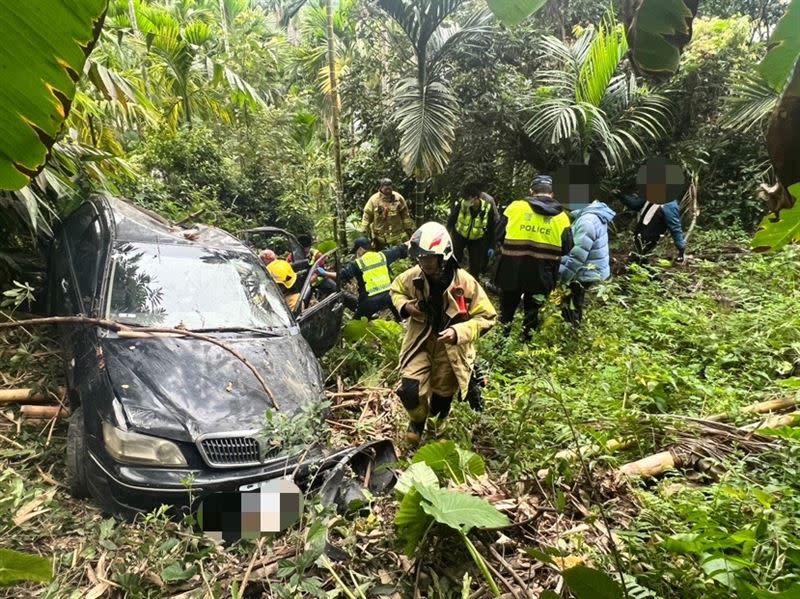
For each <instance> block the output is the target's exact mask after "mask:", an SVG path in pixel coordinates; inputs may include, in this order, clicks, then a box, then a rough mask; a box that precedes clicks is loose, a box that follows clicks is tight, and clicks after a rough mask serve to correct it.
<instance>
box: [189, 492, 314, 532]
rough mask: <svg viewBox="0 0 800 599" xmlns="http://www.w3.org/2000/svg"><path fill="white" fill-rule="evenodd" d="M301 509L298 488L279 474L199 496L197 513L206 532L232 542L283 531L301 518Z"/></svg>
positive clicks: (199, 521)
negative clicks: (268, 478)
mask: <svg viewBox="0 0 800 599" xmlns="http://www.w3.org/2000/svg"><path fill="white" fill-rule="evenodd" d="M302 509H303V494H302V492H301V491H300V488H299V487H298V486H297V485H296V484H294V481H292V480H290V479H287V478H278V479H273V480H268V481H264V482H260V483H255V484H251V485H243V486H241V487H239V489H238V490H236V491H224V492H220V493H211V494H209V495H206V496H204V497H201V498H200V500H199V503H198V507H197V513H196V517H197V524H198V526H199V527H200V529H201V530H202V531H203V533H204V534H205V535H206V536H209V537H211V538H212V539H215V540H217V541H224V542H229V543H232V542H234V541H238V540H239V539H257V538H259V537H261V536H264V535H266V534H269V533H277V532H283V531H284V530H286V529H287V528H289V527H290V526H292V525H293V524H294V523H295V522H297V521H298V520H299V519H300V514H301V513H302Z"/></svg>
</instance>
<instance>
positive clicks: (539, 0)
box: [487, 0, 547, 27]
mask: <svg viewBox="0 0 800 599" xmlns="http://www.w3.org/2000/svg"><path fill="white" fill-rule="evenodd" d="M546 3H547V0H487V4H488V5H489V10H491V11H492V13H494V16H496V17H497V18H498V19H500V21H501V22H502V23H503V25H505V26H507V27H510V26H512V25H519V24H520V23H522V21H524V20H525V19H527V18H528V17H529V16H531V15H532V14H533V13H535V12H536V11H537V10H539V9H540V8H542V6H544V5H545V4H546Z"/></svg>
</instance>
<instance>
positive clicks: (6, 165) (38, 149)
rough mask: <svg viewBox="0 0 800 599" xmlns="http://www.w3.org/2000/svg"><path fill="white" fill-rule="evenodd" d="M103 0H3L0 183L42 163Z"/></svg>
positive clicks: (23, 179) (26, 175)
mask: <svg viewBox="0 0 800 599" xmlns="http://www.w3.org/2000/svg"><path fill="white" fill-rule="evenodd" d="M107 5H108V0H80V1H79V2H78V1H74V2H73V1H70V2H67V1H64V0H26V1H25V2H20V1H19V0H0V31H2V32H3V42H2V44H0V73H2V76H1V77H0V79H1V80H2V85H0V189H10V190H16V189H20V188H22V187H24V186H25V185H27V184H28V182H29V181H30V178H31V177H32V176H34V175H36V173H38V172H39V171H40V170H41V169H42V167H44V163H45V160H46V159H47V153H48V151H49V150H50V147H51V146H52V145H53V143H54V142H55V140H56V138H57V136H58V133H59V131H60V130H61V127H62V125H63V124H64V120H65V119H66V118H67V115H68V114H69V109H70V105H71V104H72V99H73V97H74V96H75V86H76V83H77V81H78V78H79V77H80V75H81V73H83V65H84V63H85V62H86V57H87V56H88V55H89V53H90V52H91V50H92V48H93V46H94V43H95V41H97V37H98V36H99V35H100V30H101V29H102V26H103V18H104V17H105V12H106V8H107Z"/></svg>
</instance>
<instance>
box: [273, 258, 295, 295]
mask: <svg viewBox="0 0 800 599" xmlns="http://www.w3.org/2000/svg"><path fill="white" fill-rule="evenodd" d="M267 270H268V271H269V274H271V275H272V278H273V279H274V280H275V282H276V283H278V285H283V286H284V287H286V289H291V288H292V287H294V284H295V283H296V282H297V273H296V272H294V269H293V268H292V265H291V264H289V263H288V262H287V261H286V260H273V261H272V262H270V263H269V264H268V265H267Z"/></svg>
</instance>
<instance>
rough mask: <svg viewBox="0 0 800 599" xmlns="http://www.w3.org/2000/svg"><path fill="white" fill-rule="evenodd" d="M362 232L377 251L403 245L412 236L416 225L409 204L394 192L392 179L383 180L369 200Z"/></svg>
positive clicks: (365, 208)
mask: <svg viewBox="0 0 800 599" xmlns="http://www.w3.org/2000/svg"><path fill="white" fill-rule="evenodd" d="M361 230H362V231H363V232H364V235H366V236H367V237H368V238H369V239H371V240H372V247H373V248H375V249H376V250H382V249H383V248H385V247H387V246H389V245H394V244H398V243H402V242H403V241H405V240H406V239H408V238H409V237H410V236H411V232H412V231H413V230H414V223H413V221H412V220H411V214H410V213H409V211H408V204H406V200H405V198H404V197H403V196H401V195H400V194H399V193H397V192H396V191H394V190H393V188H392V181H391V179H381V181H380V184H379V187H378V191H377V192H376V193H375V194H373V195H372V196H371V197H370V198H369V200H367V204H366V206H364V216H363V218H362V219H361Z"/></svg>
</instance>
